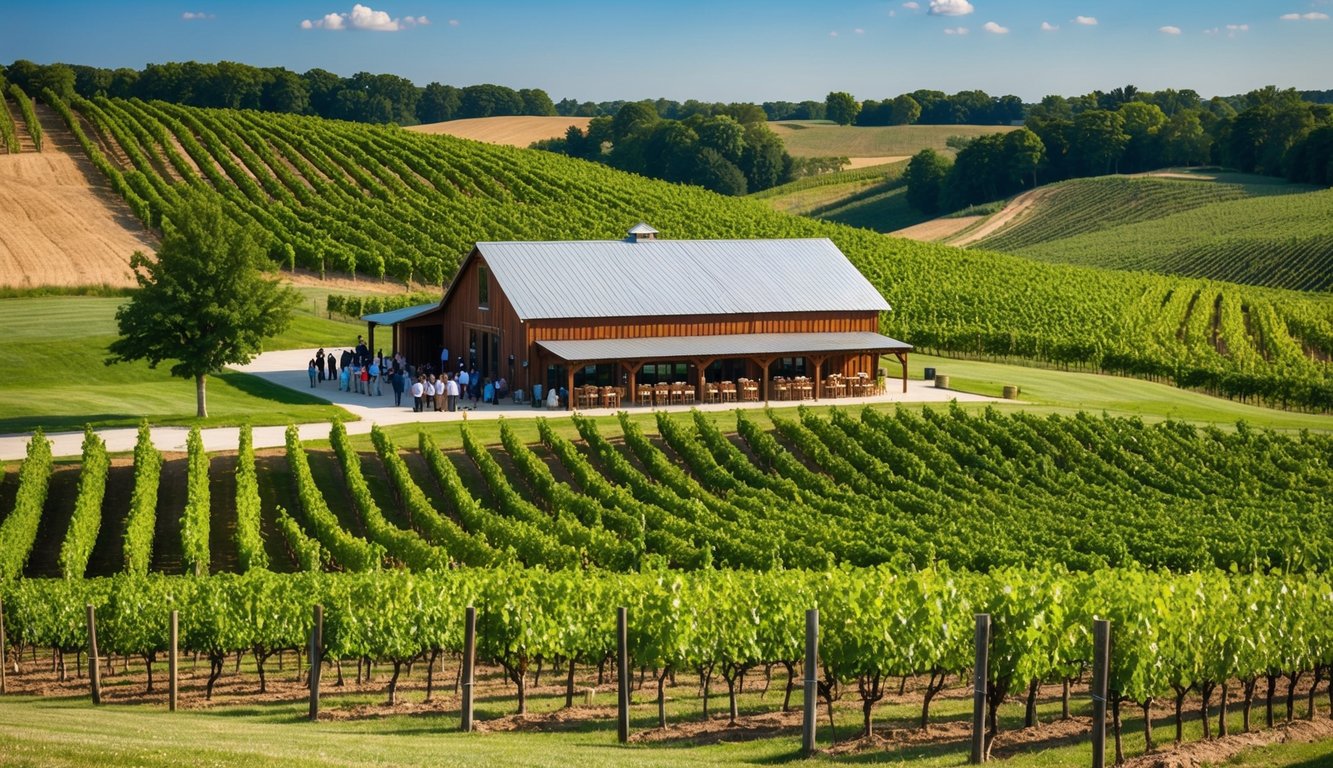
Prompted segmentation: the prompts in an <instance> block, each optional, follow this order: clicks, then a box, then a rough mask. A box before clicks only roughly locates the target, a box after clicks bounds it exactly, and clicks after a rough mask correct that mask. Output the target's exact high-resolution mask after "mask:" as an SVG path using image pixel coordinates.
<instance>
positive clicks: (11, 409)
mask: <svg viewBox="0 0 1333 768" xmlns="http://www.w3.org/2000/svg"><path fill="white" fill-rule="evenodd" d="M123 301H124V299H123V298H101V297H86V296H58V297H45V298H23V299H2V300H0V327H3V328H4V329H5V333H4V335H3V336H0V358H2V359H4V360H7V361H13V362H14V363H16V364H17V366H16V367H11V369H10V371H9V373H8V374H7V375H5V376H3V377H0V433H11V432H26V431H30V430H32V429H34V428H36V427H39V426H40V427H43V428H44V429H46V430H48V431H55V430H70V429H81V428H82V427H83V426H84V424H92V425H94V426H97V427H111V426H132V425H134V424H137V423H138V422H139V420H140V419H141V418H147V419H148V420H149V421H150V422H152V423H154V424H196V423H197V424H201V425H204V426H221V425H230V424H238V423H241V422H246V421H248V422H250V423H252V424H256V425H258V424H285V423H288V422H291V421H321V420H326V419H330V418H333V417H334V416H340V417H342V418H344V419H349V420H350V419H351V418H353V417H352V416H351V414H349V413H347V412H346V411H344V410H343V409H342V408H339V407H337V406H333V405H329V404H328V403H326V402H324V401H321V400H317V399H315V398H312V397H309V396H308V395H305V394H304V393H300V392H295V391H293V390H290V389H287V388H285V387H278V386H275V385H273V384H270V383H268V382H266V381H264V380H262V379H259V378H257V377H254V376H250V375H247V374H243V373H237V372H235V371H227V372H224V373H222V374H220V375H217V376H211V377H209V379H208V407H209V414H210V415H209V418H207V419H202V420H200V419H196V418H194V413H195V396H194V382H193V381H189V380H185V379H177V378H173V377H172V376H171V374H170V372H169V368H170V366H169V364H166V363H164V364H163V365H162V366H160V367H158V368H157V369H156V370H154V369H151V368H149V367H148V365H147V364H146V363H121V364H117V365H111V366H108V365H105V364H104V363H103V361H104V360H105V359H106V357H107V351H106V347H107V345H108V344H109V343H110V342H111V341H113V340H114V339H115V337H116V325H115V312H116V307H117V306H119V305H120V303H121V302H123ZM362 330H364V329H363V327H362V326H361V325H360V324H357V323H344V322H339V321H332V320H327V319H324V318H320V317H316V316H315V315H313V314H311V312H310V310H309V307H308V306H305V305H302V307H301V308H300V309H298V311H297V314H296V315H295V317H294V319H293V322H292V325H291V327H290V328H289V329H288V330H287V331H286V332H285V333H283V334H282V335H281V336H278V337H276V338H274V339H273V340H272V341H271V343H270V348H272V349H291V348H299V347H312V346H318V345H320V344H332V343H340V342H343V341H345V340H347V339H350V338H354V337H355V334H356V333H358V332H361V331H362Z"/></svg>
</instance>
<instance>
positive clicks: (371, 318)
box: [361, 301, 440, 325]
mask: <svg viewBox="0 0 1333 768" xmlns="http://www.w3.org/2000/svg"><path fill="white" fill-rule="evenodd" d="M439 306H440V305H439V303H437V302H433V301H432V302H431V303H429V304H418V305H416V306H415V307H404V308H402V309H394V310H390V311H388V312H376V313H374V314H372V315H362V316H361V319H362V320H364V321H366V322H367V323H372V324H374V325H397V324H399V323H402V322H405V321H407V320H411V319H412V318H414V317H420V316H422V315H424V314H426V313H427V312H430V311H431V310H434V309H436V308H438V307H439Z"/></svg>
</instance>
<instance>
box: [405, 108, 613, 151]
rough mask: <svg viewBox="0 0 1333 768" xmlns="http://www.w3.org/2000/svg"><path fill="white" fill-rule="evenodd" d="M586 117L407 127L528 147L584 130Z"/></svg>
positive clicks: (501, 119)
mask: <svg viewBox="0 0 1333 768" xmlns="http://www.w3.org/2000/svg"><path fill="white" fill-rule="evenodd" d="M589 119H590V118H587V117H557V116H551V117H546V116H535V115H514V116H508V117H475V118H469V119H465V120H447V121H445V122H443V123H426V124H424V125H412V126H408V128H407V130H409V131H414V132H416V133H428V134H437V135H438V134H447V135H449V136H457V137H458V138H460V139H472V140H473V141H484V142H486V143H487V144H504V145H507V146H510V147H527V146H531V145H532V143H533V142H534V141H541V140H542V139H555V138H559V137H562V136H564V135H565V131H566V129H568V128H569V127H570V126H578V127H579V128H580V129H582V128H587V127H588V120H589Z"/></svg>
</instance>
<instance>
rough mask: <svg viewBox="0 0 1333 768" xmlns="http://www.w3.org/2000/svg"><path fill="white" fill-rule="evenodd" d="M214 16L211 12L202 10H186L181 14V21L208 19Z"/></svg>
mask: <svg viewBox="0 0 1333 768" xmlns="http://www.w3.org/2000/svg"><path fill="white" fill-rule="evenodd" d="M215 18H217V17H216V16H214V15H213V14H211V13H204V12H203V11H186V12H185V13H182V14H181V21H208V20H210V19H215Z"/></svg>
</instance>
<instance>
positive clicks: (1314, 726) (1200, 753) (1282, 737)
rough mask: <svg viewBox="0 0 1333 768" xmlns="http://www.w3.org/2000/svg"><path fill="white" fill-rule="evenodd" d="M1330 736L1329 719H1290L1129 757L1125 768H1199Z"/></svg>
mask: <svg viewBox="0 0 1333 768" xmlns="http://www.w3.org/2000/svg"><path fill="white" fill-rule="evenodd" d="M1331 737H1333V719H1329V718H1325V717H1320V718H1319V719H1316V720H1293V721H1292V722H1290V723H1283V724H1281V725H1277V726H1275V727H1273V728H1272V729H1269V730H1260V731H1252V732H1250V733H1237V734H1234V735H1231V736H1225V737H1223V738H1220V739H1214V740H1212V741H1192V742H1189V743H1188V744H1182V745H1181V746H1179V747H1175V748H1174V749H1173V748H1172V747H1171V746H1170V745H1169V744H1168V745H1167V746H1166V747H1165V750H1166V751H1162V752H1156V753H1153V754H1150V755H1142V756H1140V757H1135V758H1131V759H1130V760H1127V761H1125V766H1126V768H1202V767H1203V766H1209V765H1222V764H1224V763H1226V762H1227V761H1228V760H1230V759H1231V758H1232V757H1233V756H1234V755H1236V754H1238V753H1240V752H1243V751H1244V750H1247V749H1253V748H1254V747H1262V746H1266V745H1268V744H1285V743H1287V742H1291V741H1306V742H1314V741H1321V740H1323V739H1327V738H1331Z"/></svg>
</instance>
